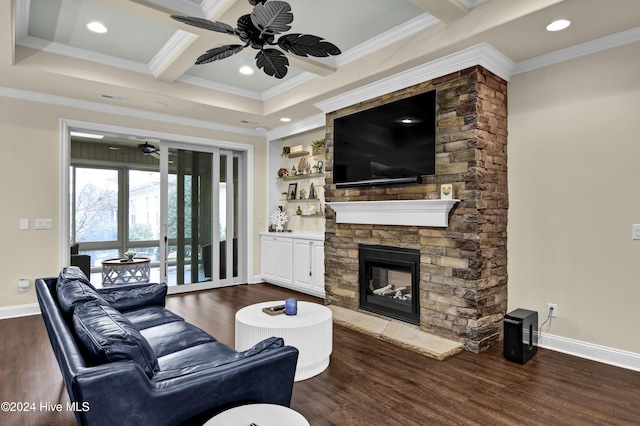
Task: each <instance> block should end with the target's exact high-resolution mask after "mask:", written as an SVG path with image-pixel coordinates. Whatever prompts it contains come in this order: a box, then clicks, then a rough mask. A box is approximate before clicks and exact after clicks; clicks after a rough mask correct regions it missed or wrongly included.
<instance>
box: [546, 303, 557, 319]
mask: <svg viewBox="0 0 640 426" xmlns="http://www.w3.org/2000/svg"><path fill="white" fill-rule="evenodd" d="M547 307H548V312H549V316H550V317H552V318H558V305H556V304H555V303H547Z"/></svg>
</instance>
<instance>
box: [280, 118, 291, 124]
mask: <svg viewBox="0 0 640 426" xmlns="http://www.w3.org/2000/svg"><path fill="white" fill-rule="evenodd" d="M280 121H282V122H283V123H288V122H290V121H291V119H290V118H289V117H282V118H281V119H280Z"/></svg>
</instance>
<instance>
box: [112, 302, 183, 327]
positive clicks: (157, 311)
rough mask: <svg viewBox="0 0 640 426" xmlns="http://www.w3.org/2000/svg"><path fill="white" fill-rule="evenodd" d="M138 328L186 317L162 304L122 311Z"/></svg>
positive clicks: (181, 319)
mask: <svg viewBox="0 0 640 426" xmlns="http://www.w3.org/2000/svg"><path fill="white" fill-rule="evenodd" d="M122 314H123V315H124V316H125V317H126V318H127V319H128V320H129V321H131V323H132V324H133V326H134V327H135V328H136V329H137V330H144V329H145V328H149V327H155V326H156V325H160V324H166V323H168V322H174V321H184V319H183V318H182V317H181V316H179V315H176V314H174V313H173V312H171V311H170V310H168V309H166V308H163V307H162V306H149V307H146V308H140V309H134V310H132V311H126V312H123V313H122Z"/></svg>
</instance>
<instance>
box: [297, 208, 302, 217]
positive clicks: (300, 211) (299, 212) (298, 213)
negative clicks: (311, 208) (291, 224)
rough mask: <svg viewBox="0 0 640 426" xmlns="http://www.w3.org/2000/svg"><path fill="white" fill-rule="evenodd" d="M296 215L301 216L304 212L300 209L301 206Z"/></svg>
mask: <svg viewBox="0 0 640 426" xmlns="http://www.w3.org/2000/svg"><path fill="white" fill-rule="evenodd" d="M296 214H297V215H298V216H300V215H301V214H302V210H301V209H300V206H298V210H296Z"/></svg>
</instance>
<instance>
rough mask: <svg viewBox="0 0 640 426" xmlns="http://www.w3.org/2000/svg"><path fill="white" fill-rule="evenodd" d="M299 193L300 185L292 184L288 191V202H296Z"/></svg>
mask: <svg viewBox="0 0 640 426" xmlns="http://www.w3.org/2000/svg"><path fill="white" fill-rule="evenodd" d="M297 193H298V184H297V183H290V184H289V190H288V191H287V200H295V199H296V194H297Z"/></svg>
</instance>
